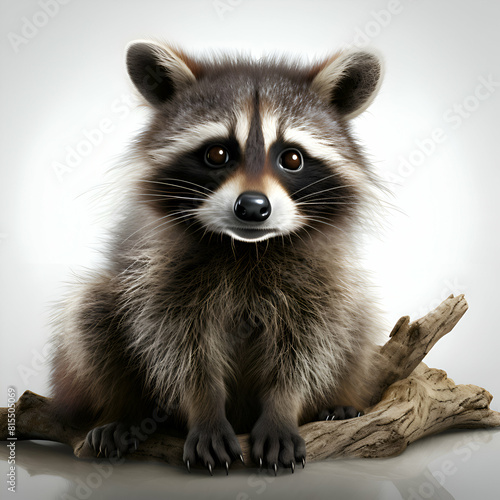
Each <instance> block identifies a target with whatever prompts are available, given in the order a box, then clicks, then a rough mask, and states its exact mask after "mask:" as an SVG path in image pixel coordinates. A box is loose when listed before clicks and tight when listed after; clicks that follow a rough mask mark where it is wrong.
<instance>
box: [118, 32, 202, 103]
mask: <svg viewBox="0 0 500 500" xmlns="http://www.w3.org/2000/svg"><path fill="white" fill-rule="evenodd" d="M127 70H128V74H129V76H130V79H131V80H132V82H133V83H134V85H135V86H136V88H137V90H138V91H139V92H140V93H141V94H142V95H143V96H144V97H145V98H146V100H147V101H148V102H150V103H151V104H152V105H154V106H157V105H159V104H162V103H164V102H165V101H168V100H169V99H171V98H172V97H173V95H174V94H175V93H176V92H177V91H178V90H180V89H181V88H183V87H185V86H188V85H191V84H192V83H194V81H195V80H196V76H197V75H196V76H195V73H196V71H197V68H196V65H195V64H194V63H193V62H192V61H191V60H190V59H189V58H188V57H187V56H186V55H185V54H183V53H182V52H181V51H179V50H175V49H173V48H171V47H168V46H167V45H162V44H159V43H156V42H152V41H142V40H138V41H135V42H131V43H129V44H128V46H127Z"/></svg>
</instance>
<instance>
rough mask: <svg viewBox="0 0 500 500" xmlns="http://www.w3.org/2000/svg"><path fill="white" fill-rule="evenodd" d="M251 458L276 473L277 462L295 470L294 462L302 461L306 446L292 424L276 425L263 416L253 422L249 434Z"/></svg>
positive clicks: (260, 466)
mask: <svg viewBox="0 0 500 500" xmlns="http://www.w3.org/2000/svg"><path fill="white" fill-rule="evenodd" d="M250 441H251V444H252V458H253V460H254V461H255V463H258V464H259V468H260V469H262V465H263V463H265V464H266V466H267V467H270V468H271V469H272V470H273V471H274V474H275V475H277V474H278V464H279V465H281V466H283V467H289V468H290V469H291V471H292V472H295V463H296V462H300V461H302V463H303V464H304V463H305V462H304V458H305V454H306V446H305V442H304V440H303V439H302V437H301V436H300V435H299V433H298V429H297V428H296V427H294V426H285V427H283V426H277V425H276V424H274V423H273V422H270V421H269V420H268V419H266V418H265V417H261V418H260V419H259V420H258V421H257V423H256V424H255V426H254V428H253V430H252V432H251V434H250Z"/></svg>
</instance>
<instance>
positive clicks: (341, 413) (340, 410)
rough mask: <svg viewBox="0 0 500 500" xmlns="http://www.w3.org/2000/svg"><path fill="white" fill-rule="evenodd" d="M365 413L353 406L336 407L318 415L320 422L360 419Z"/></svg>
mask: <svg viewBox="0 0 500 500" xmlns="http://www.w3.org/2000/svg"><path fill="white" fill-rule="evenodd" d="M362 414H363V412H361V411H358V410H356V408H354V407H353V406H341V405H336V406H333V407H332V408H331V409H328V410H323V411H321V412H320V413H319V415H318V420H346V419H348V418H355V417H359V416H361V415H362Z"/></svg>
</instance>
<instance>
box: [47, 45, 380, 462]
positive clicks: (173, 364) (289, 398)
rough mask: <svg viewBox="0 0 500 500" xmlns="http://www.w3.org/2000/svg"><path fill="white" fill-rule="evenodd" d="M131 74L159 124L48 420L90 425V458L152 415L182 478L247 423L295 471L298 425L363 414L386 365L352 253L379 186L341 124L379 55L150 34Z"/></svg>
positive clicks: (65, 329) (59, 375)
mask: <svg viewBox="0 0 500 500" xmlns="http://www.w3.org/2000/svg"><path fill="white" fill-rule="evenodd" d="M127 65H128V70H129V74H130V76H131V79H132V81H133V82H134V84H135V85H136V87H137V89H138V90H139V92H140V93H141V94H142V95H143V97H144V98H145V99H146V101H147V102H148V103H149V105H150V107H151V110H152V115H151V120H150V123H149V125H148V126H147V127H146V129H145V130H144V131H143V132H142V133H141V134H140V135H139V137H138V139H137V141H136V143H135V144H134V146H133V149H132V152H131V153H130V158H129V162H132V163H134V164H135V170H136V172H137V177H138V178H137V179H136V180H135V181H134V182H133V184H134V186H133V187H134V189H133V190H132V191H131V193H130V195H129V200H128V207H127V210H126V212H125V213H124V216H123V222H122V223H121V225H120V227H119V228H117V230H116V234H115V235H114V238H113V243H112V244H111V245H110V247H109V249H108V252H107V265H106V266H105V267H104V268H103V269H102V270H100V271H99V272H96V273H94V274H93V275H91V276H89V277H87V278H86V279H84V280H82V282H81V284H80V285H79V286H77V287H76V288H75V291H74V294H73V295H72V296H71V297H69V298H68V300H67V301H66V304H65V309H64V312H63V314H62V316H61V319H60V323H59V334H58V335H57V339H56V352H55V356H54V361H53V374H52V385H53V396H54V408H55V411H57V412H58V413H59V416H60V417H61V416H65V417H66V418H67V419H69V420H71V421H73V422H75V423H80V425H83V424H85V425H88V427H89V429H90V428H92V427H94V428H93V429H92V430H91V431H90V432H89V435H88V441H89V443H90V444H91V445H92V446H93V447H94V448H95V449H96V452H97V451H99V450H100V451H103V452H106V453H107V454H108V453H112V452H115V451H116V452H120V453H125V452H126V451H127V450H129V449H130V447H131V445H133V443H134V440H135V438H134V436H133V435H131V434H130V432H131V431H130V426H132V425H137V424H138V423H140V421H141V419H143V418H145V417H147V416H150V415H151V414H152V412H153V411H154V410H155V408H156V407H160V408H161V409H162V411H163V412H164V413H166V414H167V416H168V421H167V423H166V424H165V425H166V426H167V427H168V426H170V427H171V428H177V429H181V430H182V429H186V430H187V432H188V434H187V439H186V444H185V450H184V460H185V462H186V464H187V465H188V467H189V465H190V464H193V463H194V462H195V461H198V462H201V463H202V464H204V465H205V466H207V467H208V468H209V469H210V471H211V470H212V468H213V467H214V466H215V465H216V464H222V465H225V466H226V468H227V466H228V465H229V464H230V463H231V461H233V460H234V459H236V458H238V457H239V456H240V454H241V450H240V447H239V444H238V441H237V439H236V437H235V432H237V433H239V432H251V442H252V456H253V458H254V460H255V461H256V462H257V463H259V462H263V463H264V464H267V465H269V466H272V467H274V468H276V466H277V464H278V463H279V464H281V465H283V466H286V467H291V468H292V470H293V467H294V465H295V462H297V461H298V462H303V460H304V458H305V447H304V442H303V440H302V438H301V437H300V435H299V433H298V425H300V424H302V423H304V422H307V421H310V420H313V419H315V418H318V415H319V413H320V412H321V411H326V412H327V413H330V414H332V416H337V417H340V416H342V415H341V413H342V412H343V407H344V406H345V407H348V406H354V407H356V408H358V409H361V408H363V406H364V405H366V403H367V395H368V394H369V381H370V375H371V373H372V370H373V368H374V363H376V357H375V349H374V341H373V339H374V338H375V334H376V330H377V320H376V318H377V312H376V308H375V307H374V306H373V300H372V299H371V293H370V290H369V287H368V285H367V280H366V279H365V276H364V274H363V272H362V270H361V268H360V265H359V262H358V256H357V254H358V252H357V248H356V246H357V237H356V235H357V232H358V228H359V226H360V224H361V223H362V218H363V214H364V213H365V212H364V209H365V208H366V207H367V206H369V204H370V202H371V199H370V198H371V196H372V195H371V192H372V187H373V186H374V185H375V184H376V180H375V178H374V176H373V174H372V172H371V170H370V168H369V165H368V164H367V162H366V161H365V159H364V157H363V155H362V153H361V151H360V149H359V147H358V146H357V144H356V143H355V141H354V140H353V139H352V137H351V135H350V132H349V127H348V120H350V119H351V118H352V117H354V116H356V115H357V114H359V113H360V112H361V111H362V110H364V109H365V108H366V107H367V106H368V104H369V103H370V102H371V100H372V99H373V97H374V95H375V93H376V91H377V90H378V87H379V83H380V76H381V65H380V62H379V60H378V58H377V57H376V56H374V55H373V54H371V53H368V52H341V53H339V54H336V55H335V56H333V57H332V58H330V59H328V60H326V61H323V62H322V63H318V64H317V65H314V66H305V65H301V64H298V63H297V64H296V63H292V62H289V61H287V60H286V59H281V60H276V59H273V58H268V59H263V60H260V61H258V62H255V61H251V60H249V59H241V58H237V57H218V58H214V59H213V60H202V59H199V60H198V59H192V58H190V57H188V56H186V55H185V54H184V53H183V52H181V51H180V50H177V49H174V48H172V47H170V46H168V45H165V44H160V43H156V42H142V41H141V42H135V43H133V44H131V45H130V46H129V48H128V53H127ZM214 148H215V149H214ZM242 196H244V197H245V198H244V199H243V198H242ZM238 204H240V206H239V208H238ZM259 204H260V205H259ZM262 204H264V205H265V206H264V205H262ZM260 206H264V208H261V209H260V211H255V214H253V211H254V210H257V208H258V207H260ZM250 212H251V214H253V215H251V214H249V213H250ZM334 409H335V410H334ZM346 411H347V412H348V415H347V416H352V415H351V410H349V409H346ZM332 412H334V413H332ZM335 412H336V413H335ZM127 432H128V434H127ZM131 438H132V439H131Z"/></svg>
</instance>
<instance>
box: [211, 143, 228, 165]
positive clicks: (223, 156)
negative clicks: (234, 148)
mask: <svg viewBox="0 0 500 500" xmlns="http://www.w3.org/2000/svg"><path fill="white" fill-rule="evenodd" d="M228 161H229V153H228V152H227V149H226V148H225V147H224V146H219V145H215V146H208V148H207V151H206V153H205V163H206V164H207V165H208V166H209V167H223V166H224V165H225V164H226V163H227V162H228Z"/></svg>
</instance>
